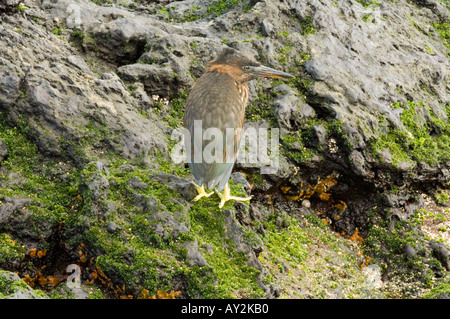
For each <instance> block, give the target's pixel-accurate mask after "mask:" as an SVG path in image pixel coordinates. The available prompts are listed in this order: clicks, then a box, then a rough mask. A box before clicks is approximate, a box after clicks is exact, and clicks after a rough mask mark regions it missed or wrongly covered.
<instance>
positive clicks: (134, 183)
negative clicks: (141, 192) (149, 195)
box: [127, 176, 148, 189]
mask: <svg viewBox="0 0 450 319" xmlns="http://www.w3.org/2000/svg"><path fill="white" fill-rule="evenodd" d="M127 185H128V186H130V187H131V188H134V189H145V188H147V186H148V185H147V184H145V183H144V182H141V181H140V180H139V178H138V177H137V176H135V177H132V178H130V179H129V180H128V181H127Z"/></svg>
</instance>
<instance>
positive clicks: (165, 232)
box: [148, 212, 189, 239]
mask: <svg viewBox="0 0 450 319" xmlns="http://www.w3.org/2000/svg"><path fill="white" fill-rule="evenodd" d="M180 219H182V216H181V213H178V212H174V213H169V212H155V213H154V214H153V215H152V216H150V217H149V218H148V220H149V221H150V223H151V224H152V226H151V228H152V229H154V230H155V233H156V235H158V236H159V237H161V238H163V239H167V238H169V236H171V237H173V238H176V237H177V236H178V235H179V234H180V233H188V232H189V228H188V227H187V226H186V224H185V222H182V221H180Z"/></svg>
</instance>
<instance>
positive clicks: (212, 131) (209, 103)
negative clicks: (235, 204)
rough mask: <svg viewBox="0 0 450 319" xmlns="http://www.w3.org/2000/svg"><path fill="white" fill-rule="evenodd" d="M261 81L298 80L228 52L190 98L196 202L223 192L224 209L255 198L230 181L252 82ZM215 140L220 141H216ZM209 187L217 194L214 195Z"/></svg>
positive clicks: (189, 149) (188, 135)
mask: <svg viewBox="0 0 450 319" xmlns="http://www.w3.org/2000/svg"><path fill="white" fill-rule="evenodd" d="M259 77H265V78H285V79H289V78H293V77H294V76H293V75H291V74H288V73H285V72H282V71H279V70H276V69H272V68H270V67H267V66H263V65H261V64H260V63H259V62H257V61H256V60H255V59H253V58H252V57H250V56H249V55H248V54H245V53H243V52H240V51H238V50H236V49H233V48H230V47H226V48H224V49H223V50H221V51H220V52H219V53H218V54H217V55H216V57H215V58H213V59H212V60H210V61H209V62H208V63H207V65H206V67H205V70H204V73H203V74H202V76H201V77H200V78H198V80H196V82H195V83H194V85H193V86H192V88H191V90H190V92H189V95H188V97H187V99H186V104H185V112H184V117H183V125H184V132H185V133H184V134H185V136H184V143H185V150H186V155H187V163H188V166H189V170H190V172H191V173H192V175H193V176H194V180H195V181H194V185H195V188H196V190H197V193H198V194H197V196H196V197H195V198H194V199H193V201H198V200H199V199H201V198H203V197H209V196H211V195H213V194H214V193H217V195H218V196H219V198H220V199H221V201H220V204H219V208H223V206H224V205H225V203H226V202H227V201H229V200H235V201H241V202H245V201H249V200H250V199H251V198H252V196H248V197H236V196H232V195H231V194H230V187H229V185H228V181H229V179H230V176H231V173H232V170H233V167H234V164H235V161H236V158H237V152H238V150H239V145H240V140H241V137H242V129H243V125H244V115H245V108H246V105H247V101H248V94H249V89H248V82H249V81H251V80H254V79H257V78H259ZM207 133H208V134H207ZM206 135H208V136H206ZM209 135H211V136H209ZM208 137H209V138H208ZM212 137H214V140H213V141H210V140H211V139H212ZM216 186H217V187H216ZM205 188H206V189H208V190H212V189H214V191H211V192H209V193H208V192H207V191H206V190H205ZM222 190H223V194H221V193H220V192H221V191H222Z"/></svg>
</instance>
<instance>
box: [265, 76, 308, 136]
mask: <svg viewBox="0 0 450 319" xmlns="http://www.w3.org/2000/svg"><path fill="white" fill-rule="evenodd" d="M273 90H274V91H275V92H280V93H281V94H280V95H278V96H277V97H276V99H275V102H274V107H275V116H276V117H277V119H278V122H279V123H280V127H286V128H287V129H292V128H294V127H297V126H298V125H300V123H301V122H304V121H306V120H309V119H312V118H314V117H315V115H316V113H315V111H314V110H313V109H312V108H311V107H310V106H309V105H308V104H306V103H304V102H302V101H301V100H300V99H299V98H298V97H297V96H296V94H295V93H294V92H293V91H292V90H291V89H290V88H289V87H288V86H287V85H285V84H281V85H278V86H276V87H275V88H274V89H273Z"/></svg>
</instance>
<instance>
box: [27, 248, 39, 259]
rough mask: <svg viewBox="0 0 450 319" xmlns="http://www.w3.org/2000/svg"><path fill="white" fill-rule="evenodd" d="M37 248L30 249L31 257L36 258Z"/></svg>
mask: <svg viewBox="0 0 450 319" xmlns="http://www.w3.org/2000/svg"><path fill="white" fill-rule="evenodd" d="M36 250H37V249H36V248H30V253H29V256H30V257H34V256H36Z"/></svg>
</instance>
